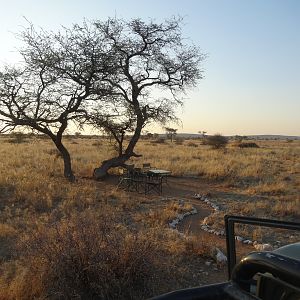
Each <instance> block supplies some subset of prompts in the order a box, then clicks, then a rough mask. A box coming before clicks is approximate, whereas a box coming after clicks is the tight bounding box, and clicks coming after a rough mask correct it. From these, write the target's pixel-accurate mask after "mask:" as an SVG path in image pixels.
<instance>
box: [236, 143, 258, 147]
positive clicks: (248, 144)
mask: <svg viewBox="0 0 300 300" xmlns="http://www.w3.org/2000/svg"><path fill="white" fill-rule="evenodd" d="M237 147H239V148H259V146H258V145H257V144H256V143H253V142H252V143H239V144H238V145H237Z"/></svg>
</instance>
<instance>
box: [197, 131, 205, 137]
mask: <svg viewBox="0 0 300 300" xmlns="http://www.w3.org/2000/svg"><path fill="white" fill-rule="evenodd" d="M198 133H199V134H201V135H202V138H205V135H206V133H207V131H201V130H200V131H198Z"/></svg>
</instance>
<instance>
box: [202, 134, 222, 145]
mask: <svg viewBox="0 0 300 300" xmlns="http://www.w3.org/2000/svg"><path fill="white" fill-rule="evenodd" d="M204 144H205V145H209V146H211V147H212V148H213V149H221V148H225V147H226V145H227V144H228V139H227V137H225V136H223V135H221V134H215V135H210V136H208V137H206V138H205V139H204Z"/></svg>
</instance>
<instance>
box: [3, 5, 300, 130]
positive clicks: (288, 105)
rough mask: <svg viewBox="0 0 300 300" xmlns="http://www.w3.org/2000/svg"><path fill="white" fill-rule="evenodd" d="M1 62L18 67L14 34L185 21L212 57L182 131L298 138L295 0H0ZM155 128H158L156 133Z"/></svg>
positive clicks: (299, 19) (299, 30)
mask: <svg viewBox="0 0 300 300" xmlns="http://www.w3.org/2000/svg"><path fill="white" fill-rule="evenodd" d="M0 3H1V11H0V37H1V44H0V61H1V63H2V62H5V61H9V62H14V61H15V60H16V59H17V57H16V54H15V53H14V52H13V50H14V49H15V48H16V47H17V46H18V42H17V40H16V38H15V36H14V34H13V33H16V32H18V31H20V29H21V27H22V26H26V21H25V20H24V18H23V17H26V18H27V19H28V20H30V21H31V22H32V23H33V24H34V25H37V26H41V27H43V28H47V29H53V30H56V29H57V28H59V26H60V25H66V26H69V25H70V24H72V23H78V22H81V21H82V20H83V18H87V19H96V18H99V19H103V18H107V17H109V16H111V17H112V16H115V15H116V16H117V17H123V18H135V17H140V18H142V19H146V20H147V19H149V18H154V19H157V20H158V21H161V20H163V19H164V18H168V17H170V16H173V15H180V16H183V17H184V22H185V27H184V35H185V36H186V37H189V38H190V39H191V40H192V41H193V42H194V43H195V44H196V45H199V46H200V47H201V49H202V50H203V52H206V53H208V55H209V57H208V58H207V59H206V61H205V62H204V63H203V66H202V67H203V69H204V70H205V79H204V80H202V81H200V83H199V86H198V87H197V88H196V89H194V90H193V91H191V92H189V93H188V94H187V96H186V101H185V106H184V108H183V110H182V111H179V116H180V117H181V119H182V121H183V127H182V128H181V127H180V128H179V130H178V131H179V132H191V133H196V132H197V131H199V130H205V131H207V132H208V133H209V134H213V133H216V132H220V133H223V134H226V135H227V134H287V135H300V1H298V0H282V1H277V0H273V1H267V0H251V1H250V0H248V1H246V0H239V1H237V0H226V1H225V0H219V1H217V0H206V1H201V0H186V1H182V0H181V1H179V0H169V1H167V0H164V1H162V0H152V1H142V0H140V1H136V0H123V1H122V0H109V1H106V0H98V1H96V0H85V1H81V0H51V1H50V0H44V1H38V0H11V1H7V0H5V1H4V0H0ZM156 131H157V130H156Z"/></svg>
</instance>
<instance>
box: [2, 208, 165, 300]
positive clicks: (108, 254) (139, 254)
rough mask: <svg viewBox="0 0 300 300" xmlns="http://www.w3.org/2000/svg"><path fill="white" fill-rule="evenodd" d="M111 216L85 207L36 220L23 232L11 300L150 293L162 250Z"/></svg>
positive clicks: (133, 296)
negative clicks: (19, 270)
mask: <svg viewBox="0 0 300 300" xmlns="http://www.w3.org/2000/svg"><path fill="white" fill-rule="evenodd" d="M112 219H114V217H113V216H111V215H110V214H101V215H100V214H95V213H92V212H90V211H85V212H84V213H81V214H79V213H77V214H76V215H73V216H72V217H70V218H69V219H64V220H62V221H60V222H57V223H54V224H46V225H40V226H38V228H36V229H35V230H34V231H33V232H30V233H29V234H27V235H26V236H24V237H23V239H22V241H21V242H20V245H19V251H20V255H21V256H20V258H19V261H20V265H21V266H22V268H23V272H22V273H23V275H24V276H22V278H20V281H21V282H20V284H18V282H16V280H17V279H18V277H19V275H18V274H16V276H15V278H14V280H12V284H11V285H10V286H8V287H7V289H8V290H10V292H11V295H12V298H11V299H33V298H36V299H37V298H38V299H46V298H47V299H49V298H50V299H141V298H145V297H146V298H147V297H149V296H151V295H152V293H153V290H154V289H155V286H158V285H159V282H158V281H157V280H158V279H159V276H160V275H157V274H161V273H162V272H161V271H158V270H157V268H158V266H159V265H160V264H161V263H162V262H160V263H159V262H158V258H159V257H161V255H158V250H157V249H158V248H157V246H156V244H155V243H154V242H153V239H151V238H149V237H148V236H147V235H146V234H142V233H132V232H130V231H129V230H128V229H126V228H125V227H124V226H122V225H121V224H120V223H117V222H116V220H115V219H114V221H112ZM116 224H119V225H117V226H116ZM160 279H161V280H163V278H160ZM155 280H156V282H155V284H154V281H155ZM17 281H18V280H17ZM21 283H22V284H21ZM1 286H2V287H3V282H1ZM37 287H38V289H37ZM3 292H4V291H2V293H3ZM0 298H1V297H0Z"/></svg>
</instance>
